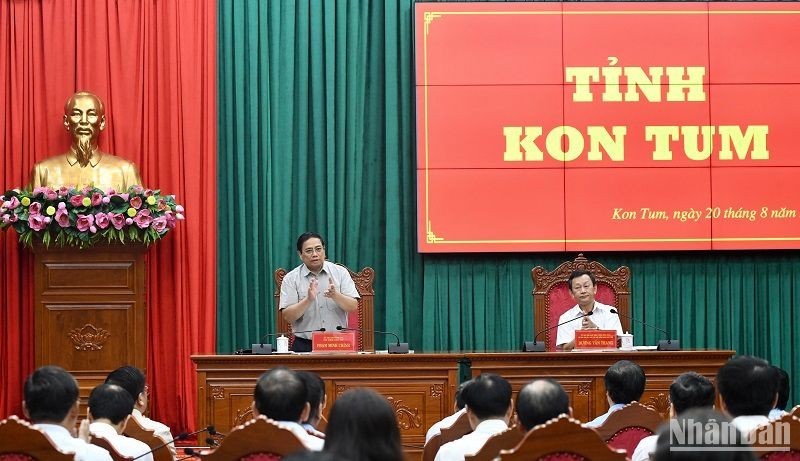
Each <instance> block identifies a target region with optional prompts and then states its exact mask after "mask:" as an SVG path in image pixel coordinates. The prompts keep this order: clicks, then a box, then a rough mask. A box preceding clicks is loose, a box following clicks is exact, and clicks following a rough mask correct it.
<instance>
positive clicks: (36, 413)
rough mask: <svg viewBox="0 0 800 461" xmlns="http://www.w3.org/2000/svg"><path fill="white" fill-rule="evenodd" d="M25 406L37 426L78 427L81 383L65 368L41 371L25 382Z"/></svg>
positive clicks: (45, 368)
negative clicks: (79, 386) (76, 423)
mask: <svg viewBox="0 0 800 461" xmlns="http://www.w3.org/2000/svg"><path fill="white" fill-rule="evenodd" d="M23 392H24V398H25V400H24V401H23V402H22V405H23V407H24V409H25V415H26V416H27V417H28V418H29V419H30V420H31V421H33V422H34V423H36V424H43V423H47V424H59V425H62V426H65V427H69V428H74V427H75V422H76V421H77V419H78V381H76V380H75V378H74V377H73V376H72V375H71V374H69V373H68V372H67V371H66V370H64V369H63V368H61V367H55V366H44V367H40V368H37V369H36V371H34V372H33V373H32V374H31V375H30V376H28V379H27V380H25V389H24V391H23Z"/></svg>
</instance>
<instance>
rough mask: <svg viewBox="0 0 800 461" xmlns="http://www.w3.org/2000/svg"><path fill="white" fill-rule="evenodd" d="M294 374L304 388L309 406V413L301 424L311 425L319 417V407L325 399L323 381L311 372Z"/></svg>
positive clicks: (298, 371)
mask: <svg viewBox="0 0 800 461" xmlns="http://www.w3.org/2000/svg"><path fill="white" fill-rule="evenodd" d="M295 373H297V376H298V377H299V378H300V380H301V381H303V384H304V385H305V386H306V391H307V393H308V395H307V396H306V401H307V402H308V404H309V405H310V406H311V411H310V412H309V413H308V418H307V419H306V420H305V421H303V422H304V423H311V422H313V421H316V420H317V419H318V418H319V416H320V414H319V406H320V404H321V403H322V401H323V400H324V399H325V381H323V380H322V378H320V376H319V375H318V374H316V373H314V372H313V371H304V370H297V371H295Z"/></svg>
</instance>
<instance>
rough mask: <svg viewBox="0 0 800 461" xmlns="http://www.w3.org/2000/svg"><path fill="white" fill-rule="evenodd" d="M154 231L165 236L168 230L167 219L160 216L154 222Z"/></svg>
mask: <svg viewBox="0 0 800 461" xmlns="http://www.w3.org/2000/svg"><path fill="white" fill-rule="evenodd" d="M153 229H155V230H156V232H158V233H159V234H163V233H164V232H165V231H166V230H167V217H166V216H159V217H157V218H156V219H154V220H153Z"/></svg>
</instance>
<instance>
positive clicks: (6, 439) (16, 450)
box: [0, 415, 75, 461]
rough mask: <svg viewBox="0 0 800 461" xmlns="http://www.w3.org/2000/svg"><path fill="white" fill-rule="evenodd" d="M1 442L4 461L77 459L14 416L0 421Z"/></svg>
mask: <svg viewBox="0 0 800 461" xmlns="http://www.w3.org/2000/svg"><path fill="white" fill-rule="evenodd" d="M0 441H2V443H0V460H2V461H22V460H47V461H72V459H73V458H74V457H75V454H74V453H66V452H63V451H61V450H59V449H58V448H56V446H55V445H53V442H52V441H50V438H49V437H47V435H46V434H45V433H44V432H43V431H41V430H40V429H37V428H36V427H34V426H32V425H31V424H29V423H28V422H27V421H23V420H22V419H20V418H17V417H16V416H13V415H12V416H9V417H8V419H4V420H2V421H0Z"/></svg>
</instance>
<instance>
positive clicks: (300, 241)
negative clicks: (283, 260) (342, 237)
mask: <svg viewBox="0 0 800 461" xmlns="http://www.w3.org/2000/svg"><path fill="white" fill-rule="evenodd" d="M309 239H319V241H320V242H322V246H323V247H324V246H325V239H324V238H322V236H321V235H319V234H317V233H316V232H303V233H302V234H301V235H300V237H297V251H298V252H302V251H303V244H304V243H306V240H309Z"/></svg>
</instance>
